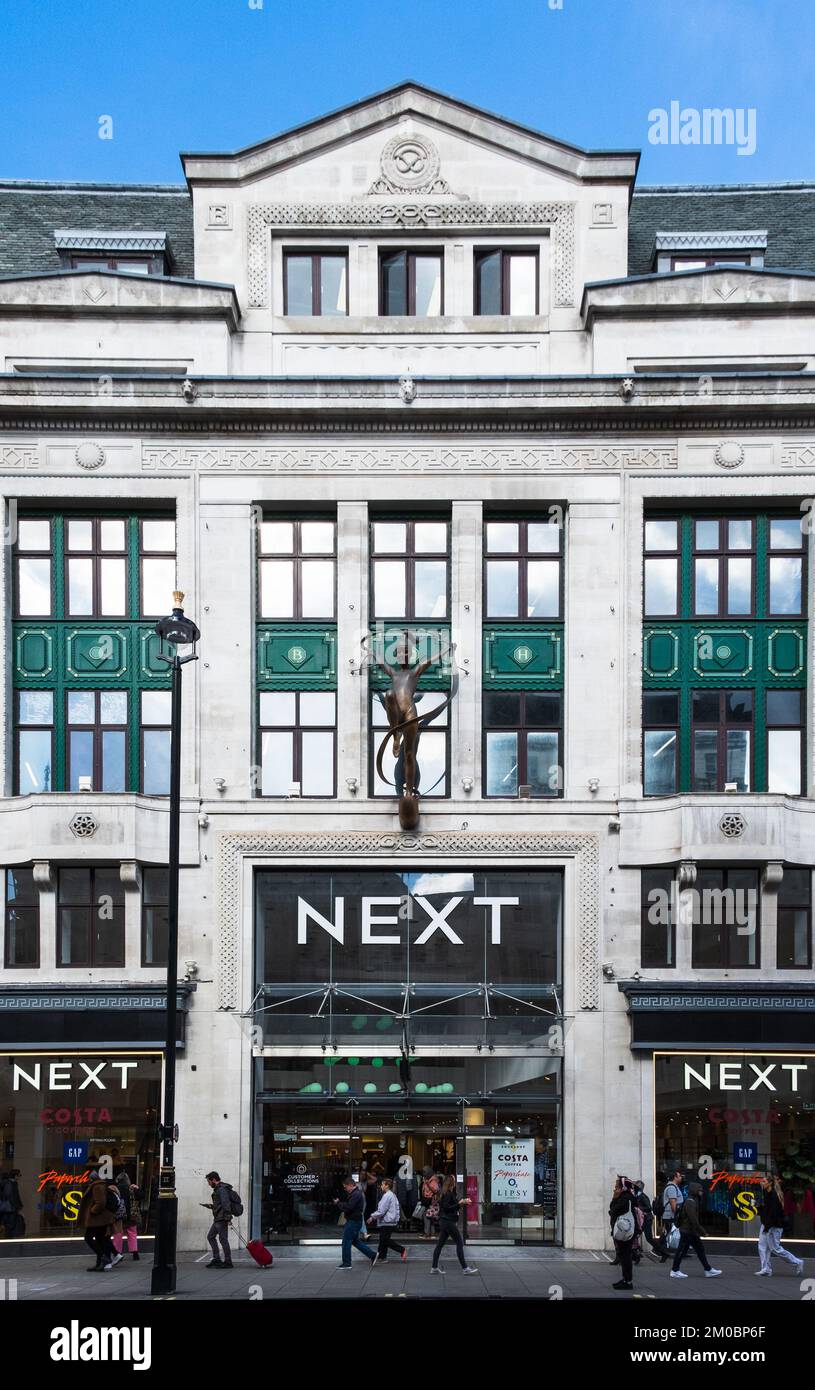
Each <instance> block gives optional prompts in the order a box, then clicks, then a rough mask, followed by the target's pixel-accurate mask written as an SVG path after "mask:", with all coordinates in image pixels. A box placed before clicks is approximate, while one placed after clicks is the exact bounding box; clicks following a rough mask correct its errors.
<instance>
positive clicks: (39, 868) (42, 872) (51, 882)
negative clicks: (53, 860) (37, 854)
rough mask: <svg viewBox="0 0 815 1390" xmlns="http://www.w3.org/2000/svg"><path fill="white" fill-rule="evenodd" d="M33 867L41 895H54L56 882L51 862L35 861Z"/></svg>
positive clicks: (35, 880)
mask: <svg viewBox="0 0 815 1390" xmlns="http://www.w3.org/2000/svg"><path fill="white" fill-rule="evenodd" d="M31 867H32V873H33V876H34V882H35V883H36V885H37V889H38V891H39V892H40V893H53V891H54V888H55V887H56V880H55V878H54V871H53V869H52V868H51V864H50V862H49V861H48V860H47V859H35V860H34V862H33V864H32V866H31Z"/></svg>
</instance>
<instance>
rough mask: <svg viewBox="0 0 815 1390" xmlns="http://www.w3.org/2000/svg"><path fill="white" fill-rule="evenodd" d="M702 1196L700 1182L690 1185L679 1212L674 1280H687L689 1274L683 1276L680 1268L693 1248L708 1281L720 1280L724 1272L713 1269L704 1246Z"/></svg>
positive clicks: (672, 1273) (673, 1267)
mask: <svg viewBox="0 0 815 1390" xmlns="http://www.w3.org/2000/svg"><path fill="white" fill-rule="evenodd" d="M701 1195H702V1184H701V1183H699V1182H692V1183H689V1184H688V1195H687V1197H686V1198H685V1200H684V1202H683V1203H682V1205H681V1207H680V1208H679V1210H678V1212H677V1221H676V1224H677V1226H678V1227H679V1245H678V1246H677V1249H676V1254H675V1255H674V1262H673V1266H672V1268H671V1278H672V1279H687V1277H688V1276H687V1274H683V1273H682V1270H681V1269H680V1268H679V1266H680V1265H681V1263H682V1261H683V1259H684V1258H685V1256H686V1255H687V1253H688V1251H689V1250H690V1249H691V1247H693V1249H694V1250H695V1251H696V1254H697V1255H698V1256H699V1260H700V1262H701V1265H702V1268H703V1270H704V1271H705V1278H706V1279H718V1277H719V1275H720V1274H721V1272H722V1271H721V1270H720V1269H713V1267H712V1266H711V1264H710V1261H709V1260H708V1257H707V1255H706V1254H705V1247H704V1245H703V1244H702V1236H703V1235H705V1232H704V1231H703V1230H702V1226H701V1224H700V1221H699V1198H700V1197H701Z"/></svg>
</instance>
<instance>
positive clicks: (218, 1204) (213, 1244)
mask: <svg viewBox="0 0 815 1390" xmlns="http://www.w3.org/2000/svg"><path fill="white" fill-rule="evenodd" d="M207 1182H208V1183H209V1185H210V1187H211V1188H212V1201H211V1202H202V1203H201V1206H202V1207H208V1208H209V1210H210V1211H211V1212H212V1225H211V1226H210V1228H209V1230H208V1231H207V1240H208V1241H209V1246H210V1249H211V1251H212V1259H211V1260H210V1261H209V1264H207V1265H205V1268H206V1269H233V1268H234V1266H233V1264H232V1250H231V1247H230V1244H229V1227H230V1225H231V1223H232V1217H233V1216H240V1214H241V1212H242V1211H243V1206H242V1204H241V1201H240V1198H239V1197H238V1196H237V1193H233V1191H232V1185H231V1183H228V1182H223V1181H222V1179H221V1175H220V1173H216V1172H214V1171H213V1172H212V1173H207ZM238 1207H240V1211H239V1210H238V1209H237V1208H238ZM218 1241H220V1242H221V1251H222V1253H223V1259H221V1256H220V1255H219V1254H218Z"/></svg>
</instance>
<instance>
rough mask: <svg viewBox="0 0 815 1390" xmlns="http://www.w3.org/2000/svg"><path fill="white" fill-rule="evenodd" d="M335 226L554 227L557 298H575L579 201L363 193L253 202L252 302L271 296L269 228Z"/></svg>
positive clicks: (565, 301)
mask: <svg viewBox="0 0 815 1390" xmlns="http://www.w3.org/2000/svg"><path fill="white" fill-rule="evenodd" d="M325 227H331V228H332V229H334V230H340V229H344V228H348V229H351V228H363V229H367V228H371V229H373V230H376V229H377V228H380V227H382V228H384V227H406V228H409V227H418V228H424V227H460V228H465V227H470V228H472V229H473V230H474V231H480V230H481V229H482V228H500V227H523V228H533V227H551V229H552V230H551V234H550V235H551V238H552V261H553V271H554V302H555V304H556V305H558V306H567V305H572V304H574V241H575V236H574V204H573V203H469V202H468V203H454V204H447V203H432V202H416V203H410V202H402V201H400V202H387V203H381V202H379V201H378V200H373V199H372V200H371V201H366V200H363V199H360V200H359V202H354V203H251V204H250V205H249V207H248V208H247V241H248V257H249V264H248V271H249V304H250V306H251V307H252V308H253V309H262V308H265V306H266V304H267V301H268V297H269V242H270V237H269V232H270V230H271V229H274V230H276V231H285V230H289V229H292V228H293V229H296V230H297V231H309V230H311V229H315V228H316V229H320V228H325Z"/></svg>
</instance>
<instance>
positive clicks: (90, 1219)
mask: <svg viewBox="0 0 815 1390" xmlns="http://www.w3.org/2000/svg"><path fill="white" fill-rule="evenodd" d="M116 1211H117V1208H116V1207H114V1205H113V1196H112V1193H111V1192H110V1191H109V1186H108V1184H107V1183H106V1182H104V1181H103V1180H102V1179H101V1178H100V1177H99V1174H98V1173H97V1172H95V1171H94V1172H92V1173H90V1174H89V1183H88V1186H87V1187H86V1189H85V1191H84V1192H83V1194H82V1201H81V1202H80V1204H79V1212H78V1213H77V1224H78V1225H79V1226H80V1227H81V1228H82V1229H83V1230H84V1232H85V1244H86V1245H88V1246H90V1249H91V1250H92V1251H93V1253H94V1255H95V1256H96V1264H93V1265H88V1267H87V1268H88V1273H89V1274H96V1273H98V1272H99V1271H103V1272H104V1273H105V1274H107V1272H108V1271H109V1270H111V1269H113V1266H114V1265H116V1264H118V1263H119V1261H120V1260H121V1258H122V1257H121V1255H117V1254H116V1251H115V1250H114V1248H113V1241H112V1239H111V1233H112V1231H113V1227H114V1224H115V1222H116Z"/></svg>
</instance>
